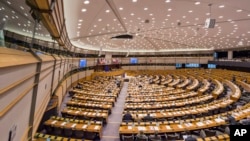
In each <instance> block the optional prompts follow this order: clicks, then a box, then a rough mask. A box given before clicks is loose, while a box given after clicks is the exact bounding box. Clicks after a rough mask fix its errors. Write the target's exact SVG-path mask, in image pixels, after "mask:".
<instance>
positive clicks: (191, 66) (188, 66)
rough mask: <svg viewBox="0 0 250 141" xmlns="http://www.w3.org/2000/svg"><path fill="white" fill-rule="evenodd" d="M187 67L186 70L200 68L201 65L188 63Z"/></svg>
mask: <svg viewBox="0 0 250 141" xmlns="http://www.w3.org/2000/svg"><path fill="white" fill-rule="evenodd" d="M185 67H186V68H199V67H200V64H195V63H188V64H185Z"/></svg>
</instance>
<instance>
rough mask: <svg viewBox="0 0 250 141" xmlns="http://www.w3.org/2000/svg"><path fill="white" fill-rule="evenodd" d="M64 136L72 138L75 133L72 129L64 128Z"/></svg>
mask: <svg viewBox="0 0 250 141" xmlns="http://www.w3.org/2000/svg"><path fill="white" fill-rule="evenodd" d="M63 135H64V136H65V137H71V136H72V135H73V131H72V129H71V128H64V129H63Z"/></svg>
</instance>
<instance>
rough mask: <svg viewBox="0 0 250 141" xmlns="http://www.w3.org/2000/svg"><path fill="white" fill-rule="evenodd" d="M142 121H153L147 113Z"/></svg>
mask: <svg viewBox="0 0 250 141" xmlns="http://www.w3.org/2000/svg"><path fill="white" fill-rule="evenodd" d="M142 120H143V121H154V118H153V117H152V116H150V113H147V115H146V116H145V117H143V119H142Z"/></svg>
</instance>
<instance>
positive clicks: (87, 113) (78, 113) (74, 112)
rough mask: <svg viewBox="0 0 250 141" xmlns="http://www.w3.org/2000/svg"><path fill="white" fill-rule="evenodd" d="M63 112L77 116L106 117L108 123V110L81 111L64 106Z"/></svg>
mask: <svg viewBox="0 0 250 141" xmlns="http://www.w3.org/2000/svg"><path fill="white" fill-rule="evenodd" d="M61 112H62V113H66V114H68V115H72V116H76V117H83V116H86V117H90V118H102V119H104V120H105V121H104V122H106V123H108V111H107V112H95V111H92V112H90V111H84V110H83V111H81V110H73V109H68V108H64V109H63V110H62V111H61Z"/></svg>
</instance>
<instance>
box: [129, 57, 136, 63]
mask: <svg viewBox="0 0 250 141" xmlns="http://www.w3.org/2000/svg"><path fill="white" fill-rule="evenodd" d="M130 63H131V64H137V63H138V60H137V58H130Z"/></svg>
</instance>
